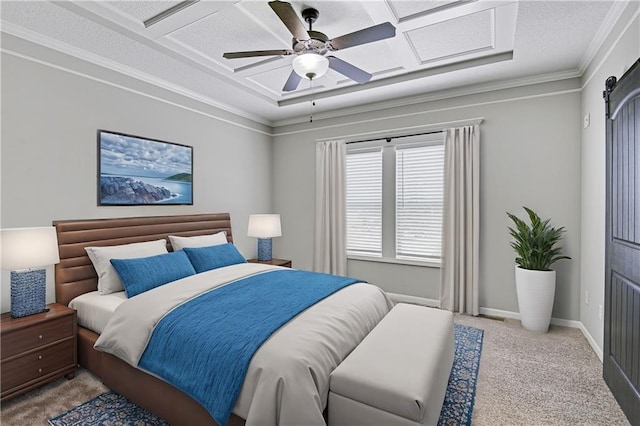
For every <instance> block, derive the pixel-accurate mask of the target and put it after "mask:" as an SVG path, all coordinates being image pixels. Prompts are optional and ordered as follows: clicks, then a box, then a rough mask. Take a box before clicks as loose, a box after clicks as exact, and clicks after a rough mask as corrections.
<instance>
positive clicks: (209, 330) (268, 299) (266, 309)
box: [138, 269, 357, 425]
mask: <svg viewBox="0 0 640 426" xmlns="http://www.w3.org/2000/svg"><path fill="white" fill-rule="evenodd" d="M355 282H357V280H355V279H353V278H347V277H340V276H336V275H328V274H319V273H315V272H306V271H298V270H290V269H286V270H276V271H271V272H267V273H263V274H258V275H253V276H251V277H248V278H244V279H241V280H238V281H235V282H233V283H230V284H227V285H225V286H223V287H219V288H216V289H213V290H211V291H209V292H206V293H204V294H202V295H200V296H198V297H196V298H194V299H192V300H190V301H188V302H187V303H185V304H183V305H181V306H179V307H177V308H176V309H174V310H173V311H171V312H169V313H168V314H167V315H165V316H164V317H163V318H162V320H160V322H158V324H157V325H156V327H155V329H154V331H153V334H152V335H151V338H150V340H149V343H148V344H147V347H146V349H145V351H144V353H143V354H142V358H141V359H140V362H139V363H138V366H139V367H141V368H143V369H145V370H147V371H149V372H151V373H153V374H155V375H157V376H159V377H161V378H163V379H164V380H166V381H167V382H169V383H171V384H173V385H174V386H176V387H177V388H179V389H181V390H182V391H183V392H185V393H187V394H188V395H190V396H191V397H192V398H194V399H195V400H196V401H198V402H199V403H200V404H202V405H203V406H204V407H205V408H206V409H207V410H208V411H209V413H210V414H211V416H212V417H213V418H214V419H215V420H216V422H218V424H220V425H225V424H226V423H227V421H228V420H229V416H230V415H231V410H232V409H233V406H234V405H235V401H236V399H237V397H238V395H239V393H240V389H241V388H242V383H243V382H244V378H245V375H246V373H247V370H248V368H249V362H250V361H251V358H252V357H253V355H254V353H255V352H256V351H257V350H258V348H259V347H260V345H262V343H264V342H265V341H266V340H267V339H268V338H269V337H270V336H271V335H272V334H273V333H274V332H276V331H277V330H278V329H279V328H280V327H281V326H283V325H284V324H285V323H287V322H288V321H289V320H291V319H292V318H293V317H295V316H296V315H298V314H299V313H300V312H302V311H304V310H305V309H307V308H308V307H310V306H312V305H313V304H315V303H316V302H318V301H320V300H322V299H324V298H325V297H327V296H329V295H331V294H333V293H335V292H336V291H338V290H340V289H341V288H343V287H346V286H348V285H351V284H353V283H355Z"/></svg>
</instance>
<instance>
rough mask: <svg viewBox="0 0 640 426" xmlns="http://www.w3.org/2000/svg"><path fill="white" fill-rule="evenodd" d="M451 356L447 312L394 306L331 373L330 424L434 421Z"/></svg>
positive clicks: (450, 321)
mask: <svg viewBox="0 0 640 426" xmlns="http://www.w3.org/2000/svg"><path fill="white" fill-rule="evenodd" d="M453 355H454V343H453V314H452V313H451V312H448V311H442V310H439V309H434V308H427V307H424V306H416V305H408V304H404V303H401V304H398V305H396V306H395V307H394V308H393V309H392V310H391V312H389V313H388V314H387V315H386V316H385V317H384V318H383V319H382V321H381V322H380V323H379V324H378V325H377V326H376V327H375V328H374V329H373V330H372V331H371V333H369V335H368V336H367V337H366V338H365V339H364V340H363V341H362V343H360V345H358V347H357V348H355V349H354V350H353V352H351V354H350V355H349V356H348V357H347V358H346V359H345V360H344V361H343V362H342V363H341V364H340V365H339V366H338V367H337V368H336V369H335V370H334V371H333V373H332V374H331V380H330V392H329V426H347V425H348V426H355V425H385V426H391V425H414V426H415V425H435V424H437V423H438V419H439V417H440V410H441V409H442V403H443V401H444V395H445V392H446V390H447V383H448V381H449V374H450V373H451V366H452V365H453Z"/></svg>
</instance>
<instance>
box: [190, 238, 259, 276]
mask: <svg viewBox="0 0 640 426" xmlns="http://www.w3.org/2000/svg"><path fill="white" fill-rule="evenodd" d="M182 250H183V251H184V252H185V253H187V256H189V260H190V261H191V264H192V265H193V267H194V269H195V270H196V272H198V273H200V272H204V271H210V270H212V269H216V268H222V267H223V266H229V265H235V264H237V263H247V259H245V258H244V256H243V255H241V254H240V252H239V251H238V249H237V248H236V246H234V245H233V244H231V243H227V244H220V245H216V246H209V247H199V248H192V247H185V248H183V249H182Z"/></svg>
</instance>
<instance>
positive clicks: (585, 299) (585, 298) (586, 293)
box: [584, 290, 589, 305]
mask: <svg viewBox="0 0 640 426" xmlns="http://www.w3.org/2000/svg"><path fill="white" fill-rule="evenodd" d="M584 304H585V305H588V304H589V290H585V291H584Z"/></svg>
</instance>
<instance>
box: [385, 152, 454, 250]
mask: <svg viewBox="0 0 640 426" xmlns="http://www.w3.org/2000/svg"><path fill="white" fill-rule="evenodd" d="M396 149H397V151H396V257H397V258H408V259H418V260H430V259H431V260H436V259H440V255H441V245H442V243H441V240H442V206H443V185H444V145H443V144H442V143H438V144H432V145H427V146H419V147H403V148H396Z"/></svg>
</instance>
